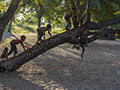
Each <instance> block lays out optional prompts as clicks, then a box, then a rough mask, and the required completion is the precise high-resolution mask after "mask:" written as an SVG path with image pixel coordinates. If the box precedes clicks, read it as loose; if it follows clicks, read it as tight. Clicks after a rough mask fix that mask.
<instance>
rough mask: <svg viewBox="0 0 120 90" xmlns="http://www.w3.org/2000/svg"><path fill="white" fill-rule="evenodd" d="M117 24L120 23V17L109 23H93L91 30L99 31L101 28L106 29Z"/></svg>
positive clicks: (110, 20)
mask: <svg viewBox="0 0 120 90" xmlns="http://www.w3.org/2000/svg"><path fill="white" fill-rule="evenodd" d="M117 23H120V17H118V18H113V19H109V20H107V21H103V22H99V23H95V22H91V24H90V29H92V30H97V29H101V28H104V27H106V26H110V25H114V24H117Z"/></svg>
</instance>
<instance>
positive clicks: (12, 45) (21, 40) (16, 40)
mask: <svg viewBox="0 0 120 90" xmlns="http://www.w3.org/2000/svg"><path fill="white" fill-rule="evenodd" d="M20 38H21V39H14V40H12V41H11V42H10V45H11V50H10V51H9V53H8V55H7V57H8V56H9V55H10V54H11V53H12V52H13V51H14V56H16V55H17V48H16V44H21V45H22V46H23V49H24V50H25V47H26V48H27V46H24V44H23V42H24V41H25V39H26V37H25V36H24V35H22V36H21V37H20ZM25 51H26V50H25Z"/></svg>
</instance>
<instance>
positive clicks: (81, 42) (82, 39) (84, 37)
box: [73, 29, 87, 59]
mask: <svg viewBox="0 0 120 90" xmlns="http://www.w3.org/2000/svg"><path fill="white" fill-rule="evenodd" d="M77 36H78V40H79V41H78V46H76V45H74V46H73V49H74V48H76V49H79V48H80V47H82V54H81V58H82V59H83V54H84V51H85V46H86V44H87V30H86V29H85V30H83V31H82V33H80V34H79V35H77Z"/></svg>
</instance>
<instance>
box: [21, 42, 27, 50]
mask: <svg viewBox="0 0 120 90" xmlns="http://www.w3.org/2000/svg"><path fill="white" fill-rule="evenodd" d="M21 45H22V46H23V49H24V50H25V46H24V44H23V42H22V41H21ZM25 51H26V50H25Z"/></svg>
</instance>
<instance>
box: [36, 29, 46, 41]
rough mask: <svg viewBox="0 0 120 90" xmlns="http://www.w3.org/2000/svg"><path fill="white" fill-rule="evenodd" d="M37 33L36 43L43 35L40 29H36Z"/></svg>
mask: <svg viewBox="0 0 120 90" xmlns="http://www.w3.org/2000/svg"><path fill="white" fill-rule="evenodd" d="M37 32H38V41H40V40H41V38H42V36H43V35H44V33H43V32H42V31H41V30H40V29H37Z"/></svg>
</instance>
